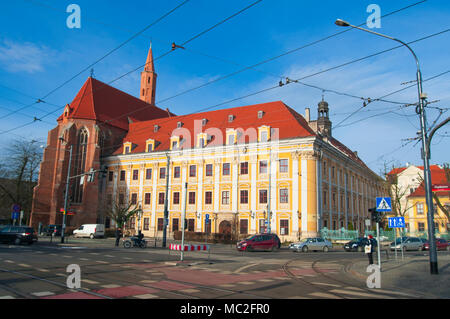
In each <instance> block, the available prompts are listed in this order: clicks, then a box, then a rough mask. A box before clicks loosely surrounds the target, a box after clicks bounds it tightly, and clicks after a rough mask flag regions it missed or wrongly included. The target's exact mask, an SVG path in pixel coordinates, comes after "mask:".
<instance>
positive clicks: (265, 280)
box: [258, 279, 273, 282]
mask: <svg viewBox="0 0 450 319" xmlns="http://www.w3.org/2000/svg"><path fill="white" fill-rule="evenodd" d="M258 281H262V282H272V281H273V279H258Z"/></svg>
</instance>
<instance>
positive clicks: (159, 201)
mask: <svg viewBox="0 0 450 319" xmlns="http://www.w3.org/2000/svg"><path fill="white" fill-rule="evenodd" d="M165 195H166V194H164V193H159V194H158V205H164V196H165Z"/></svg>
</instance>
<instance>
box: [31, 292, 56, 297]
mask: <svg viewBox="0 0 450 319" xmlns="http://www.w3.org/2000/svg"><path fill="white" fill-rule="evenodd" d="M31 294H32V295H33V296H36V297H45V296H52V295H54V293H53V292H50V291H41V292H32V293H31Z"/></svg>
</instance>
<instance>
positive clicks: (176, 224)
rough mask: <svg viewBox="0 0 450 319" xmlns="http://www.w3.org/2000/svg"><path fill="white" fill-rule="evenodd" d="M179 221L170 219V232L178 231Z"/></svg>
mask: <svg viewBox="0 0 450 319" xmlns="http://www.w3.org/2000/svg"><path fill="white" fill-rule="evenodd" d="M179 221H180V220H179V219H178V218H173V219H172V231H178V228H179Z"/></svg>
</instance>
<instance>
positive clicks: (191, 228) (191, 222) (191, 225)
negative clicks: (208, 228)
mask: <svg viewBox="0 0 450 319" xmlns="http://www.w3.org/2000/svg"><path fill="white" fill-rule="evenodd" d="M187 230H188V231H194V230H195V219H193V218H190V219H188V229H187Z"/></svg>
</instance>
